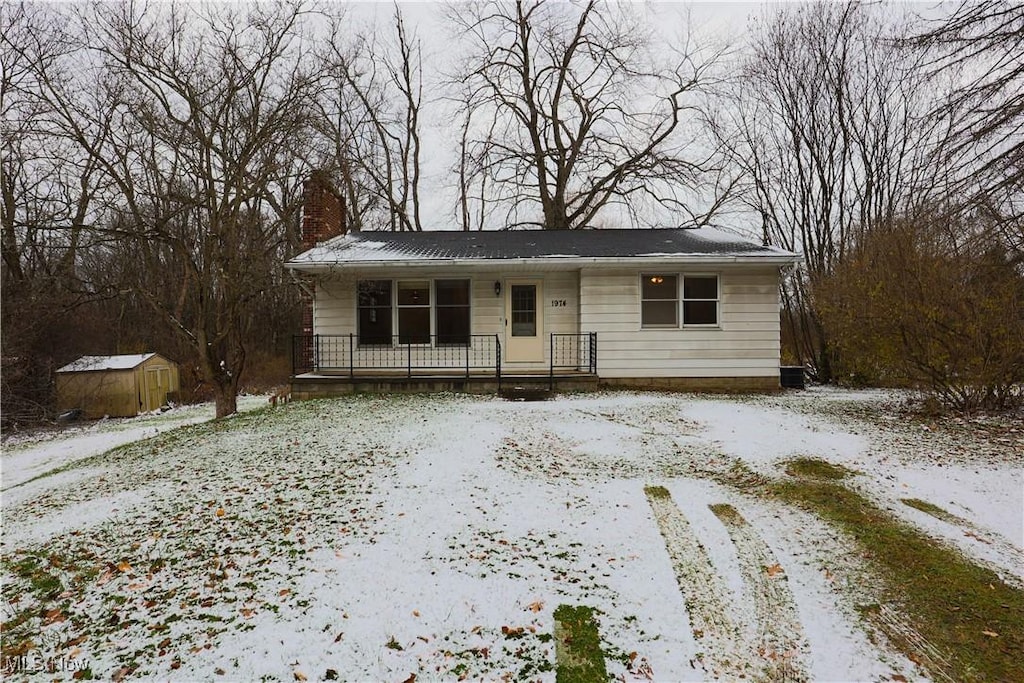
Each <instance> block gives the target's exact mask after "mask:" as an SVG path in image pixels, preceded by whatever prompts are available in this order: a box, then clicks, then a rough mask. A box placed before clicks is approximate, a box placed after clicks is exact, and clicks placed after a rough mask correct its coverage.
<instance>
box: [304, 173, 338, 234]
mask: <svg viewBox="0 0 1024 683" xmlns="http://www.w3.org/2000/svg"><path fill="white" fill-rule="evenodd" d="M345 232H346V226H345V200H344V199H343V198H342V197H341V195H339V194H338V193H337V192H335V191H334V189H333V187H332V186H331V182H330V180H328V178H327V176H326V174H325V173H324V172H323V171H314V172H313V173H311V174H310V176H309V177H308V178H306V182H305V183H303V186H302V249H303V250H306V249H312V248H313V247H315V246H316V245H317V243H318V242H323V241H325V240H329V239H330V238H332V237H337V236H338V235H344V234H345Z"/></svg>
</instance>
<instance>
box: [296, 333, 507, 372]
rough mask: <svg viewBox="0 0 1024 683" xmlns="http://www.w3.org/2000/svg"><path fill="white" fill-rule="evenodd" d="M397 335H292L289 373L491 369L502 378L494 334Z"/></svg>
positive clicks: (498, 351)
mask: <svg viewBox="0 0 1024 683" xmlns="http://www.w3.org/2000/svg"><path fill="white" fill-rule="evenodd" d="M429 339H430V342H429V343H422V344H419V343H418V344H413V343H410V342H406V341H401V340H400V339H399V337H398V335H395V336H394V337H392V338H391V340H390V341H389V342H387V343H384V344H360V343H359V338H358V336H357V335H355V334H339V335H329V334H314V335H296V336H295V337H293V338H292V374H300V373H303V372H326V373H331V374H347V375H348V377H349V379H354V378H355V377H356V375H371V374H373V373H375V372H385V373H392V374H394V373H396V372H397V373H401V374H404V375H405V377H406V378H412V377H413V375H416V374H419V375H422V374H429V373H434V374H438V373H441V374H445V375H459V376H465V377H467V378H468V377H469V376H470V375H471V374H473V373H476V374H493V375H494V376H495V378H497V380H498V382H499V384H500V382H501V342H500V340H499V338H498V335H496V334H474V335H471V336H470V338H469V343H468V344H450V343H443V342H439V340H438V335H430V336H429Z"/></svg>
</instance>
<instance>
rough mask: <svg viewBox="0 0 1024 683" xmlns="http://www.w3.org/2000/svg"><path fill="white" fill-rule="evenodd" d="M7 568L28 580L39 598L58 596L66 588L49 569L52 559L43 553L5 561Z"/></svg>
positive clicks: (45, 598)
mask: <svg viewBox="0 0 1024 683" xmlns="http://www.w3.org/2000/svg"><path fill="white" fill-rule="evenodd" d="M4 564H6V565H7V568H8V569H9V570H10V571H11V572H12V573H13V574H15V575H16V576H18V577H19V578H22V579H25V580H26V581H28V584H29V588H30V589H31V590H32V592H33V593H34V594H35V596H36V597H37V598H38V599H39V600H41V601H42V600H47V599H50V598H54V597H56V596H57V595H58V594H59V593H60V592H61V591H63V590H64V587H63V585H62V584H61V582H60V579H59V578H58V577H57V576H55V575H54V574H51V573H50V572H49V571H47V570H48V568H49V565H50V564H52V562H51V561H49V560H47V558H45V557H43V556H42V555H31V554H26V555H25V556H24V557H22V558H21V559H20V560H17V561H7V560H5V561H4Z"/></svg>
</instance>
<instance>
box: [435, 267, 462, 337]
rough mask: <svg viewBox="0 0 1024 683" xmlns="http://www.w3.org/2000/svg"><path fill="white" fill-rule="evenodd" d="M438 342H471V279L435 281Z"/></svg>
mask: <svg viewBox="0 0 1024 683" xmlns="http://www.w3.org/2000/svg"><path fill="white" fill-rule="evenodd" d="M434 300H435V302H436V303H435V309H434V329H435V331H436V334H437V343H438V344H459V345H463V346H465V345H467V344H469V280H435V281H434Z"/></svg>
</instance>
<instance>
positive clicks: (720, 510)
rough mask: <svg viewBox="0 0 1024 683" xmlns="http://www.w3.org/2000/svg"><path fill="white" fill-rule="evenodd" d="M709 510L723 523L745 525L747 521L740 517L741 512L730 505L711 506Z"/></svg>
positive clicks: (717, 504)
mask: <svg viewBox="0 0 1024 683" xmlns="http://www.w3.org/2000/svg"><path fill="white" fill-rule="evenodd" d="M708 508H709V509H710V510H711V512H713V513H714V514H715V517H718V518H719V519H720V520H722V521H723V522H729V523H732V524H744V523H746V520H744V519H743V516H742V515H740V513H739V511H738V510H737V509H736V508H734V507H733V506H732V505H729V504H728V503H715V504H714V505H709V506H708Z"/></svg>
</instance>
